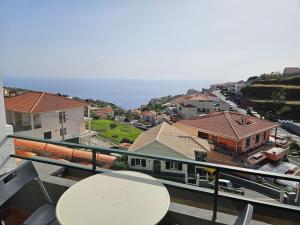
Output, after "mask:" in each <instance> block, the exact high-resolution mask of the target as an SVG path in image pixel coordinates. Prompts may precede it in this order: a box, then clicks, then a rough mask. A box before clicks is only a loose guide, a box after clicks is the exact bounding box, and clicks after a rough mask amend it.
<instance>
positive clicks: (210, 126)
mask: <svg viewBox="0 0 300 225" xmlns="http://www.w3.org/2000/svg"><path fill="white" fill-rule="evenodd" d="M177 123H179V124H183V125H186V126H190V127H194V128H196V129H199V130H200V131H203V132H207V133H210V134H214V135H217V136H223V137H227V138H230V139H234V140H241V139H243V138H245V137H249V136H251V135H254V134H257V133H259V132H263V131H266V130H269V129H271V128H275V127H278V126H279V124H278V123H273V122H270V121H268V120H262V119H259V118H257V117H253V116H249V115H245V114H242V113H238V112H227V111H225V112H212V113H209V114H207V115H205V116H201V117H199V118H196V119H187V120H180V121H178V122H177Z"/></svg>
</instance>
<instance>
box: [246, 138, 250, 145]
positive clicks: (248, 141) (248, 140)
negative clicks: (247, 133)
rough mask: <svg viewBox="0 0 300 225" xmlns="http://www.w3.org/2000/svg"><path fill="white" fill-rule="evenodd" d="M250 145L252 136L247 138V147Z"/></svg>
mask: <svg viewBox="0 0 300 225" xmlns="http://www.w3.org/2000/svg"><path fill="white" fill-rule="evenodd" d="M249 145H250V137H248V138H247V139H246V147H249Z"/></svg>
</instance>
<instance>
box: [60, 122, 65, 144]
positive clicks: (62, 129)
mask: <svg viewBox="0 0 300 225" xmlns="http://www.w3.org/2000/svg"><path fill="white" fill-rule="evenodd" d="M61 132H62V133H61V140H62V141H65V130H64V119H62V120H61Z"/></svg>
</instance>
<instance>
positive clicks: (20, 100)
mask: <svg viewBox="0 0 300 225" xmlns="http://www.w3.org/2000/svg"><path fill="white" fill-rule="evenodd" d="M4 103H5V109H6V110H11V111H17V112H27V113H37V112H48V111H55V110H61V109H68V108H76V107H84V106H87V105H88V103H86V102H84V101H80V100H75V99H69V98H66V97H62V96H58V95H55V94H50V93H45V92H34V91H30V92H26V93H24V94H20V95H16V96H12V97H5V98H4Z"/></svg>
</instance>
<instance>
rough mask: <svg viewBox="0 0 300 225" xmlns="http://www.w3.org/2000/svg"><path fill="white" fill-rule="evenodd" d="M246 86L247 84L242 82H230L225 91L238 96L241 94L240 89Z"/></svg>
mask: <svg viewBox="0 0 300 225" xmlns="http://www.w3.org/2000/svg"><path fill="white" fill-rule="evenodd" d="M246 86H247V83H246V82H245V81H243V80H240V81H238V82H231V83H228V85H227V90H228V91H229V92H233V93H236V94H239V93H241V89H242V88H244V87H246Z"/></svg>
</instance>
